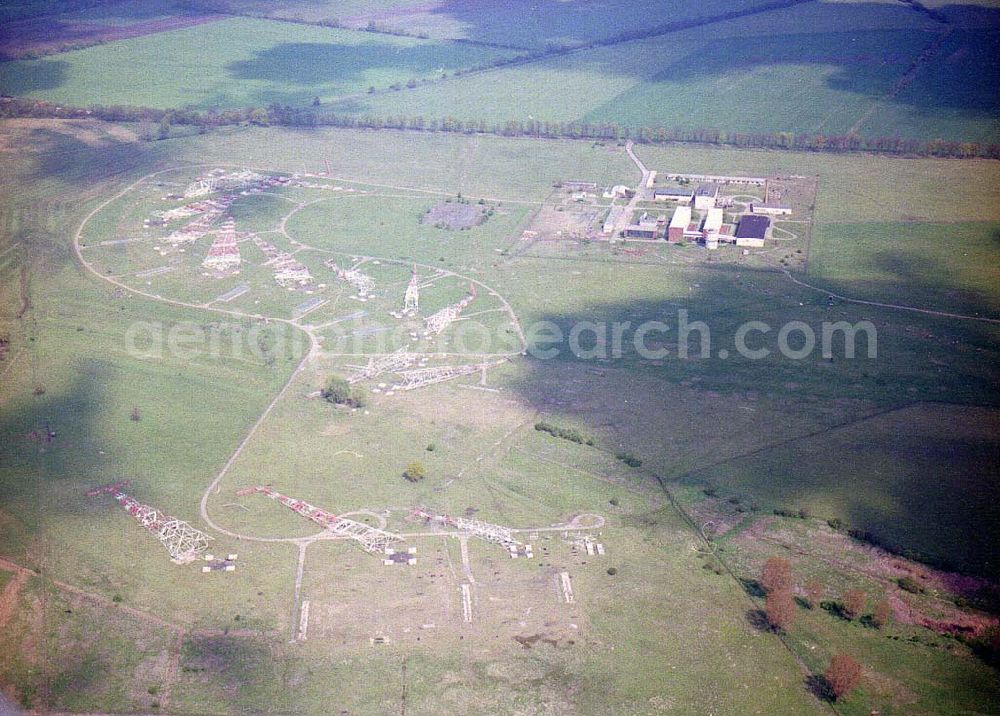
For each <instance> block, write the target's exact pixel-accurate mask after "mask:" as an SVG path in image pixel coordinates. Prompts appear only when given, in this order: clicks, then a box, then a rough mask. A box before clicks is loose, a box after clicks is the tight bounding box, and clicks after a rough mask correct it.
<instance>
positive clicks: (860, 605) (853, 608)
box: [843, 589, 867, 619]
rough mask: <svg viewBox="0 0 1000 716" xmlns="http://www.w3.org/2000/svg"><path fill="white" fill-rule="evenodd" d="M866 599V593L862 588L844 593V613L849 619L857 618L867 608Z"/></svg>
mask: <svg viewBox="0 0 1000 716" xmlns="http://www.w3.org/2000/svg"><path fill="white" fill-rule="evenodd" d="M866 601H867V599H866V597H865V593H864V592H863V591H862V590H860V589H851V590H850V591H848V592H847V593H846V594H845V595H844V600H843V608H844V615H845V616H846V617H847V618H848V619H857V618H858V617H859V616H861V612H863V611H864V610H865V602H866Z"/></svg>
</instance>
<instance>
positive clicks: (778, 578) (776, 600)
mask: <svg viewBox="0 0 1000 716" xmlns="http://www.w3.org/2000/svg"><path fill="white" fill-rule="evenodd" d="M758 581H759V583H760V587H761V589H762V590H763V591H764V595H765V602H764V613H765V615H766V617H767V620H768V622H769V623H770V625H771V627H772V628H773V629H774V630H775V631H785V630H787V629H788V628H789V627H790V626H791V625H792V623H793V622H794V621H795V616H796V601H795V597H794V596H793V590H794V579H793V577H792V566H791V564H790V563H789V562H788V560H787V559H784V558H782V557H771V558H770V559H768V560H767V562H765V563H764V567H763V569H762V570H761V574H760V579H759V580H758ZM804 591H805V599H804V600H803V601H804V603H805V605H806V606H807V607H808V608H810V609H812V608H814V607H815V606H816V605H817V604H819V603H820V602H821V600H822V599H823V593H824V589H823V585H822V583H821V582H819V580H815V579H814V580H810V581H809V582H807V583H806V585H805V588H804ZM866 603H867V597H866V595H865V593H864V592H863V591H862V590H860V589H852V590H850V591H848V592H847V593H846V594H844V596H843V602H842V603H841V604H840V606H839V608H840V611H841V613H842V614H843V615H844V616H847V617H848V618H850V619H854V618H857V617H859V616H860V615H861V613H862V612H863V611H864V609H865V605H866ZM891 616H892V607H891V606H890V605H889V603H888V602H887V601H885V600H883V601H881V602H879V603H878V605H876V607H875V613H874V614H873V615H872V623H873V625H874V626H876V627H879V628H881V626H883V625H885V624H887V623H888V622H889V619H890V618H891ZM860 681H861V666H860V664H858V662H857V661H855V660H854V659H853V658H852V657H850V656H849V655H847V654H836V655H835V656H834V657H833V658H832V659H831V660H830V664H829V666H828V667H827V669H826V671H825V672H824V674H823V678H822V680H821V688H822V690H823V691H824V692H826V695H827V696H828V697H829V698H830V699H831V700H834V701H836V700H837V699H840V698H843V697H844V696H847V695H848V694H849V693H850V692H851V691H853V690H854V688H855V687H857V685H858V683H859V682H860Z"/></svg>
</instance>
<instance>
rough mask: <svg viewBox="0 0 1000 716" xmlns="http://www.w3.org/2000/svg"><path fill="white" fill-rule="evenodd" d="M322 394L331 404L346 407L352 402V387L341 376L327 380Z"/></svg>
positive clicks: (334, 376)
mask: <svg viewBox="0 0 1000 716" xmlns="http://www.w3.org/2000/svg"><path fill="white" fill-rule="evenodd" d="M322 394H323V397H324V398H326V399H327V400H329V401H330V402H331V403H336V404H337V405H344V404H346V403H348V402H350V400H351V385H350V383H348V382H347V381H346V380H344V379H343V378H341V377H340V376H339V375H333V376H330V379H329V380H327V382H326V388H324V389H323V392H322Z"/></svg>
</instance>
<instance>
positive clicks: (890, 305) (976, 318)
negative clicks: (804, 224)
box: [781, 269, 1000, 324]
mask: <svg viewBox="0 0 1000 716" xmlns="http://www.w3.org/2000/svg"><path fill="white" fill-rule="evenodd" d="M781 272H782V273H783V274H785V277H786V278H787V279H788V280H789V281H791V282H792V283H794V284H795V285H797V286H802V287H803V288H808V289H810V290H812V291H818V292H819V293H825V294H826V295H828V296H833V297H834V298H836V299H837V300H838V301H844V302H845V303H857V304H860V305H862V306H876V307H878V308H891V309H894V310H897V311H913V312H914V313H924V314H926V315H929V316H939V317H941V318H958V319H960V320H963V321H980V322H981V323H993V324H1000V318H989V317H987V316H969V315H966V314H964V313H949V312H948V311H938V310H935V309H932V308H917V307H916V306H907V305H904V304H901V303H884V302H882V301H867V300H864V299H861V298H849V297H847V296H843V295H841V294H839V293H834V292H833V291H830V290H829V289H825V288H821V287H820V286H814V285H812V284H811V283H806V282H805V281H802V280H800V279H797V278H795V277H794V276H792V274H791V272H790V271H788V270H787V269H782V271H781Z"/></svg>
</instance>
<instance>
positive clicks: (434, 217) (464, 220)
mask: <svg viewBox="0 0 1000 716" xmlns="http://www.w3.org/2000/svg"><path fill="white" fill-rule="evenodd" d="M486 211H487V209H486V206H485V205H481V204H461V203H458V202H447V201H443V202H441V203H440V204H435V205H434V206H433V207H431V208H430V210H428V212H427V213H426V214H424V217H423V219H421V223H423V224H427V225H429V226H436V227H438V228H439V229H451V230H452V231H456V230H459V229H469V228H472V227H473V226H479V225H480V224H482V223H483V222H484V221H486Z"/></svg>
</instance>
